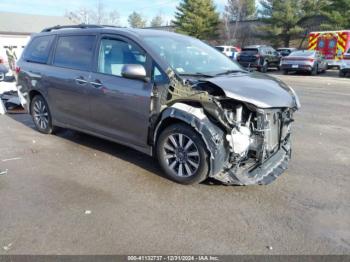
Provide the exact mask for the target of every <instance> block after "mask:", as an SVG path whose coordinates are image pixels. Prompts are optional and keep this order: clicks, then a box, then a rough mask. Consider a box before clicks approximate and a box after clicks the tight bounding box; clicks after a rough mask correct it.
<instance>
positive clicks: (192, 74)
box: [179, 72, 214, 78]
mask: <svg viewBox="0 0 350 262" xmlns="http://www.w3.org/2000/svg"><path fill="white" fill-rule="evenodd" d="M179 75H180V76H195V77H207V78H210V77H214V76H213V75H209V74H204V73H199V72H198V73H191V74H189V73H184V74H179Z"/></svg>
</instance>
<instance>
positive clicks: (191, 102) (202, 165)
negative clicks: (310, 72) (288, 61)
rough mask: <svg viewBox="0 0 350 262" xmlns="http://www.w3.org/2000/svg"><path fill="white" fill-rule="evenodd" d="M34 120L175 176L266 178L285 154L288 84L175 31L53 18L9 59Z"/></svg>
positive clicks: (229, 180) (183, 179) (292, 106)
mask: <svg viewBox="0 0 350 262" xmlns="http://www.w3.org/2000/svg"><path fill="white" fill-rule="evenodd" d="M17 66H18V67H17V72H18V83H17V84H18V89H19V93H20V97H21V100H22V101H23V104H24V105H25V107H26V108H27V110H28V112H29V113H30V114H31V115H32V117H33V121H34V123H35V126H36V127H37V129H38V130H39V131H40V132H42V133H46V134H49V133H52V132H53V131H54V129H55V127H64V128H70V129H74V130H78V131H81V132H85V133H88V134H92V135H95V136H98V137H101V138H105V139H108V140H111V141H115V142H117V143H120V144H124V145H127V146H130V147H132V148H134V149H136V150H139V151H141V152H144V153H146V154H148V155H152V156H157V158H158V160H159V163H160V165H161V167H162V168H163V170H164V172H165V174H166V175H167V176H168V177H169V178H170V179H172V180H174V181H176V182H178V183H182V184H193V183H199V182H201V181H203V180H205V179H206V178H208V177H210V178H214V179H216V180H219V181H221V182H222V183H224V184H227V185H251V184H260V185H262V184H269V183H271V182H272V181H273V180H275V179H276V177H278V176H279V175H281V174H282V173H283V171H284V170H285V169H286V168H287V165H288V162H289V160H290V157H291V146H290V141H291V123H292V122H293V113H294V112H295V111H296V110H298V109H299V107H300V103H299V100H298V97H297V95H296V94H295V92H294V91H293V89H292V88H290V87H289V86H287V85H286V84H284V83H283V82H281V81H280V80H277V79H275V78H273V77H270V76H267V75H262V74H260V73H252V72H248V71H246V70H244V69H243V68H241V67H240V66H239V65H238V64H236V63H235V62H233V61H231V60H230V59H228V58H227V57H226V56H225V55H223V54H221V53H220V52H218V51H217V50H215V49H214V48H212V47H210V46H208V45H207V44H205V43H203V42H201V41H199V40H197V39H194V38H191V37H188V36H183V35H179V34H175V33H170V32H164V31H157V30H147V29H127V28H114V27H106V26H97V25H78V26H62V27H60V26H56V27H52V28H47V29H44V30H43V31H42V32H41V33H39V34H36V35H34V36H33V37H32V39H31V41H30V43H29V44H28V46H27V47H26V49H25V51H24V53H23V55H22V57H21V59H20V60H19V62H18V64H17Z"/></svg>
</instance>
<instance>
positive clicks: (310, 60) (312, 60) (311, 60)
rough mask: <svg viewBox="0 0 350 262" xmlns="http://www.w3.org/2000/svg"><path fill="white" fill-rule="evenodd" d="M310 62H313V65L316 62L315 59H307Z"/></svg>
mask: <svg viewBox="0 0 350 262" xmlns="http://www.w3.org/2000/svg"><path fill="white" fill-rule="evenodd" d="M307 60H308V61H309V62H311V63H313V62H314V61H315V59H313V58H309V59H307Z"/></svg>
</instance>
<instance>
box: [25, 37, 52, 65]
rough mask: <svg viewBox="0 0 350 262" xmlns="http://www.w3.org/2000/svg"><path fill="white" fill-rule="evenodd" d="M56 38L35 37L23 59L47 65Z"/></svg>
mask: <svg viewBox="0 0 350 262" xmlns="http://www.w3.org/2000/svg"><path fill="white" fill-rule="evenodd" d="M54 37H55V36H53V35H49V36H39V37H35V38H34V39H33V40H32V41H31V42H30V44H29V45H28V47H27V49H26V51H25V52H24V54H23V59H24V60H25V61H27V62H32V63H40V64H46V63H47V60H48V59H49V55H50V50H51V45H52V41H53V39H54Z"/></svg>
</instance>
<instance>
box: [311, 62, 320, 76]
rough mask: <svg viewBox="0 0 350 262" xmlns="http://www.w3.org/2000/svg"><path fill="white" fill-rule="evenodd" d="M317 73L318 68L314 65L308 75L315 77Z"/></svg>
mask: <svg viewBox="0 0 350 262" xmlns="http://www.w3.org/2000/svg"><path fill="white" fill-rule="evenodd" d="M317 73H318V66H317V64H316V65H314V67H313V68H312V69H311V71H310V75H312V76H315V75H317Z"/></svg>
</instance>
